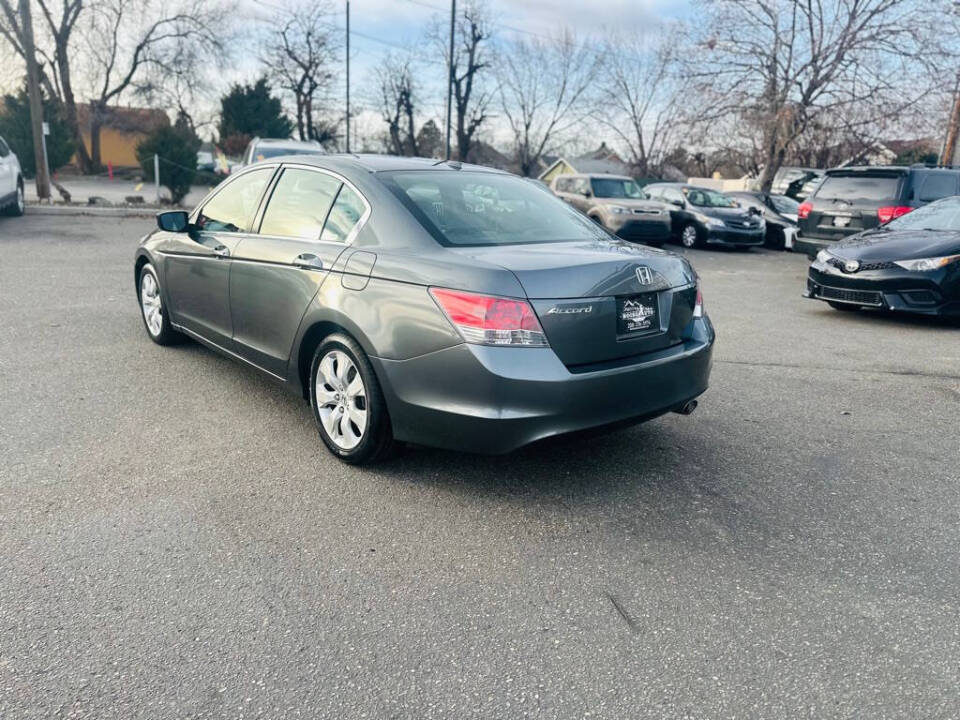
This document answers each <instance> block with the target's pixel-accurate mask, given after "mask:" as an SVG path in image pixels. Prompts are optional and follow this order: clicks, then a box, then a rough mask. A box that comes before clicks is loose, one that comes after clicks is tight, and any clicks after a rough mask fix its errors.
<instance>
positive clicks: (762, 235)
mask: <svg viewBox="0 0 960 720" xmlns="http://www.w3.org/2000/svg"><path fill="white" fill-rule="evenodd" d="M550 189H551V190H552V191H553V192H554V194H555V195H557V197H559V198H560V199H561V200H563V201H564V202H566V203H568V204H569V205H572V206H573V207H575V208H576V209H578V210H580V211H581V212H582V213H584V214H585V215H586V216H587V217H589V218H590V219H591V220H593V221H594V222H596V223H597V224H599V225H602V226H603V227H605V228H606V229H607V230H609V231H610V232H612V233H613V234H614V235H616V236H617V237H620V238H622V239H624V240H629V241H632V242H642V243H645V244H647V245H654V246H658V247H659V246H662V245H663V244H664V243H667V242H669V241H671V240H673V241H676V242H679V243H680V244H682V245H683V246H684V247H690V248H693V247H705V246H707V245H725V246H728V247H737V248H749V247H756V246H759V245H767V246H768V247H774V248H792V247H793V241H794V238H795V237H796V234H797V232H796V223H797V218H796V210H797V203H796V202H795V201H793V200H791V199H790V198H787V197H784V196H778V195H768V194H763V193H740V196H739V197H737V196H735V195H734V194H729V193H721V192H718V191H716V190H712V189H710V188H705V187H698V186H696V185H689V184H685V183H654V184H652V185H647V186H646V187H644V188H641V187H640V186H639V184H637V182H636V181H635V180H634V179H633V178H629V177H626V176H620V175H603V174H593V175H573V174H567V175H560V176H559V177H556V178H554V179H553V181H552V182H551V184H550Z"/></svg>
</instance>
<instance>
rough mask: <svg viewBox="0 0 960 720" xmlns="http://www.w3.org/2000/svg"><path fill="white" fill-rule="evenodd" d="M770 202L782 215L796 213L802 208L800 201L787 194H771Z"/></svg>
mask: <svg viewBox="0 0 960 720" xmlns="http://www.w3.org/2000/svg"><path fill="white" fill-rule="evenodd" d="M770 202H772V203H773V207H774V208H776V210H777V212H778V213H780V214H781V215H796V214H797V210H798V209H799V208H800V203H798V202H797V201H796V200H794V199H793V198H789V197H787V196H786V195H771V196H770Z"/></svg>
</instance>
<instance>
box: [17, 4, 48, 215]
mask: <svg viewBox="0 0 960 720" xmlns="http://www.w3.org/2000/svg"><path fill="white" fill-rule="evenodd" d="M20 24H21V25H22V26H23V27H22V32H23V54H24V59H25V60H26V63H27V93H28V94H29V96H30V128H31V130H32V131H33V160H34V166H35V167H36V169H37V197H38V198H40V199H41V200H49V199H50V172H49V170H48V168H47V154H46V151H45V148H44V137H43V98H42V96H41V95H40V72H39V70H38V68H37V55H36V47H34V44H33V20H32V18H31V17H30V0H20Z"/></svg>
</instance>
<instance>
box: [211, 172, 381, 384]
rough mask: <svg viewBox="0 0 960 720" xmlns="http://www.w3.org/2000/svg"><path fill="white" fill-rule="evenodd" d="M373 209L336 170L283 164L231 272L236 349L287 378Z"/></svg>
mask: <svg viewBox="0 0 960 720" xmlns="http://www.w3.org/2000/svg"><path fill="white" fill-rule="evenodd" d="M369 212H370V210H369V205H368V204H367V202H366V200H364V199H363V197H362V196H361V195H360V194H359V192H358V191H357V190H356V189H355V188H354V187H353V186H351V185H350V184H349V183H345V182H344V180H343V179H342V178H340V177H339V176H337V175H335V174H333V173H330V172H328V171H326V170H321V169H320V168H316V167H311V166H301V165H288V166H286V167H284V168H283V170H282V172H281V174H280V175H279V176H278V178H277V179H276V181H275V182H274V185H273V187H272V188H271V190H270V192H269V200H268V201H267V203H266V206H265V208H264V209H263V211H262V213H261V218H260V221H259V232H258V233H257V234H256V235H252V236H248V237H245V238H244V239H243V242H241V243H240V246H239V247H238V248H237V252H236V256H235V262H234V267H233V272H232V273H231V276H230V305H231V311H232V317H233V340H234V344H235V346H236V349H237V352H238V353H239V354H241V355H242V356H243V357H245V358H247V359H248V360H249V361H250V362H252V363H254V364H255V365H258V366H259V367H261V368H263V369H264V370H267V371H268V372H270V373H272V374H274V375H276V376H278V377H284V375H285V372H286V368H287V360H288V359H289V357H290V350H291V348H292V347H293V341H294V337H295V335H296V332H297V328H299V326H300V320H301V319H302V318H303V314H304V312H305V311H306V309H307V307H308V306H309V304H310V302H311V301H312V300H313V298H314V296H315V295H316V294H317V291H318V290H319V289H320V286H321V285H322V284H323V282H324V280H325V279H326V277H327V275H328V274H329V272H330V269H331V268H332V267H333V266H334V265H335V264H336V262H337V259H338V258H339V257H340V255H341V253H343V251H344V249H345V248H346V247H347V246H348V245H349V244H350V242H351V241H352V240H353V237H354V236H355V235H356V233H357V232H358V231H359V228H360V226H361V224H362V222H363V221H364V220H365V219H366V217H367V216H368V215H369Z"/></svg>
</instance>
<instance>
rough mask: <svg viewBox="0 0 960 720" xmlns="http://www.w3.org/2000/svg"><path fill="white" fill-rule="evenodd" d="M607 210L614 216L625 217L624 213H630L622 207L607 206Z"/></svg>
mask: <svg viewBox="0 0 960 720" xmlns="http://www.w3.org/2000/svg"><path fill="white" fill-rule="evenodd" d="M607 210H609V211H610V212H612V213H613V214H614V215H623V214H624V213H628V212H630V211H629V210H627V209H626V208H625V207H623V206H622V205H607Z"/></svg>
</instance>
